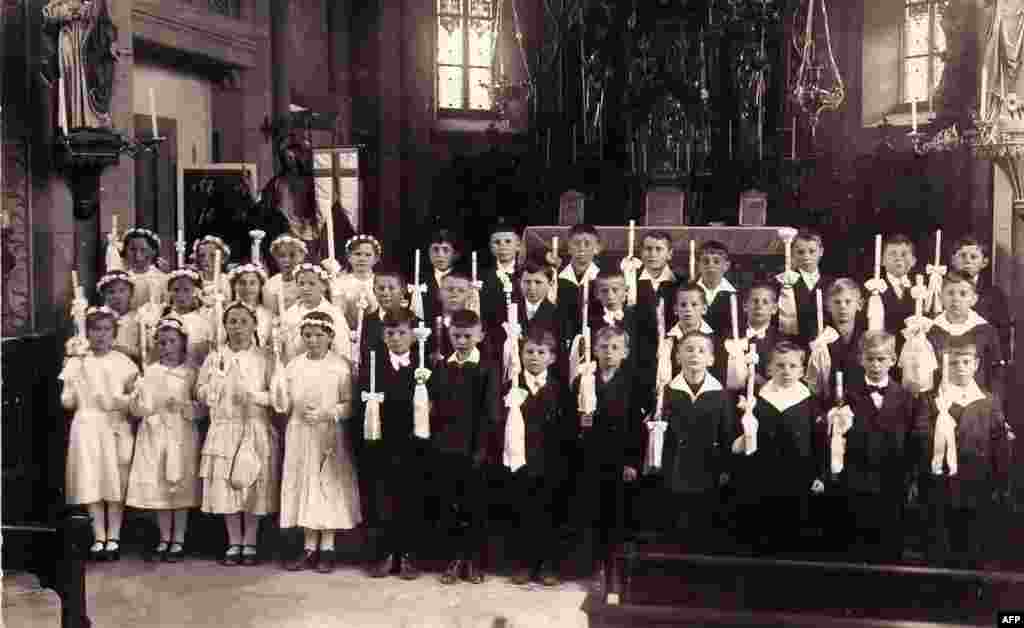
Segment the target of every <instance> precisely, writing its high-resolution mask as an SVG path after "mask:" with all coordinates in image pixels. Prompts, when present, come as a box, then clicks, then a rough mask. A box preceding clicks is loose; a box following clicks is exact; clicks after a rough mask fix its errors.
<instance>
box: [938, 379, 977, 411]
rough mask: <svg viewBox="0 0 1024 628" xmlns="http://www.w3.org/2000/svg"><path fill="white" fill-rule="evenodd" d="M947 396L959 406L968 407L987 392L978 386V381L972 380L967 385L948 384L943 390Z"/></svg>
mask: <svg viewBox="0 0 1024 628" xmlns="http://www.w3.org/2000/svg"><path fill="white" fill-rule="evenodd" d="M942 392H943V394H944V395H946V398H947V399H949V400H950V401H951V402H953V403H955V404H956V405H958V406H962V407H967V406H969V405H971V404H972V403H974V402H975V401H980V400H982V399H984V398H985V393H984V392H982V390H981V388H980V387H979V386H978V382H975V381H972V382H971V383H969V384H967V385H966V386H956V385H954V384H946V385H945V386H944V387H943V390H942Z"/></svg>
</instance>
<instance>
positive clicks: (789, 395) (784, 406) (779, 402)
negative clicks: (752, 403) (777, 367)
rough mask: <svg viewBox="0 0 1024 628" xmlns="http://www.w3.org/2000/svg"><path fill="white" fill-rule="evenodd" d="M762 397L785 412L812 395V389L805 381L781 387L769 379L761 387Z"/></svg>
mask: <svg viewBox="0 0 1024 628" xmlns="http://www.w3.org/2000/svg"><path fill="white" fill-rule="evenodd" d="M760 396H761V398H762V399H764V400H765V401H767V402H768V403H770V404H771V405H773V406H775V409H776V410H778V411H779V412H785V411H786V410H788V409H790V408H792V407H793V406H795V405H796V404H798V403H800V402H801V401H803V400H804V399H807V398H809V397H810V396H811V391H810V390H809V389H808V388H807V386H806V385H805V384H804V383H803V382H797V383H795V384H793V385H792V386H790V387H789V388H779V387H778V386H776V384H775V382H773V381H771V380H769V381H768V383H767V384H765V385H764V386H763V387H762V388H761V393H760Z"/></svg>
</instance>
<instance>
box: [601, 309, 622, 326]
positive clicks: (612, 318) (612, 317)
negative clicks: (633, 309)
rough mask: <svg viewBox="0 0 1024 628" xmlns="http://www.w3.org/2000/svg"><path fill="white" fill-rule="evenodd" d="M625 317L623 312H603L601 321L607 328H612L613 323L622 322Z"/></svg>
mask: <svg viewBox="0 0 1024 628" xmlns="http://www.w3.org/2000/svg"><path fill="white" fill-rule="evenodd" d="M625 315H626V314H625V312H623V311H622V310H615V311H614V312H613V311H612V310H605V311H604V319H603V320H604V322H605V323H607V324H608V325H609V326H611V327H614V326H615V323H618V322H620V321H622V319H623V317H625Z"/></svg>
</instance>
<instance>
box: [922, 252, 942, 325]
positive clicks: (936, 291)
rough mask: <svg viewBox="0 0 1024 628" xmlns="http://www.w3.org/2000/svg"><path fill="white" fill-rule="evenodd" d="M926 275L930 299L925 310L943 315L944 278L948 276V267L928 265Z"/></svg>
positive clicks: (925, 270)
mask: <svg viewBox="0 0 1024 628" xmlns="http://www.w3.org/2000/svg"><path fill="white" fill-rule="evenodd" d="M924 272H925V274H927V275H928V299H927V300H926V301H925V304H924V309H925V311H926V312H927V311H928V310H932V311H934V312H935V313H936V314H941V313H942V278H943V277H945V276H946V266H945V265H944V264H938V265H936V264H928V265H926V266H925V267H924Z"/></svg>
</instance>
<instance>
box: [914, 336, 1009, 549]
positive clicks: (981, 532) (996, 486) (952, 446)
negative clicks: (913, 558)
mask: <svg viewBox="0 0 1024 628" xmlns="http://www.w3.org/2000/svg"><path fill="white" fill-rule="evenodd" d="M977 371H978V348H977V346H975V344H974V343H973V342H972V339H971V338H970V337H969V336H968V337H961V338H959V339H957V340H956V341H955V342H954V343H953V344H951V345H950V346H949V374H948V380H947V381H946V382H943V383H942V384H940V385H939V386H937V387H936V391H934V392H930V393H925V395H924V397H923V398H922V400H921V403H920V404H919V405H918V411H917V417H916V421H915V424H916V425H915V428H916V429H915V436H916V438H917V441H918V443H919V445H918V450H919V451H920V452H921V453H922V456H921V458H920V462H919V467H918V468H919V471H918V477H919V478H920V479H919V484H920V490H921V496H922V497H923V499H924V503H925V507H926V510H927V513H928V523H929V528H930V530H929V532H930V537H931V538H930V539H929V545H928V552H927V555H928V559H929V562H931V563H933V564H947V565H952V566H956V567H961V568H964V567H966V568H971V569H977V568H979V566H980V564H981V561H982V560H983V558H984V553H983V552H984V550H985V545H984V537H985V535H986V532H987V531H988V530H989V529H990V528H989V526H990V525H991V519H992V516H993V515H994V512H993V510H994V505H995V503H998V502H999V501H1001V500H1004V499H1006V498H1007V496H1008V491H1007V480H1008V477H1009V472H1008V460H1009V446H1008V442H1007V433H1006V428H1005V421H1006V419H1005V417H1004V415H1003V411H1002V409H1001V408H1000V406H999V404H997V403H995V402H994V401H993V398H992V396H991V395H989V394H986V393H985V392H984V391H982V389H981V388H980V387H979V386H978V383H977V382H976V381H975V379H974V378H975V374H976V373H977ZM937 431H938V432H939V436H938V438H937V437H936V432H937ZM951 434H955V438H952V439H948V438H945V437H944V435H946V436H949V435H951ZM994 502H995V503H994Z"/></svg>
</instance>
